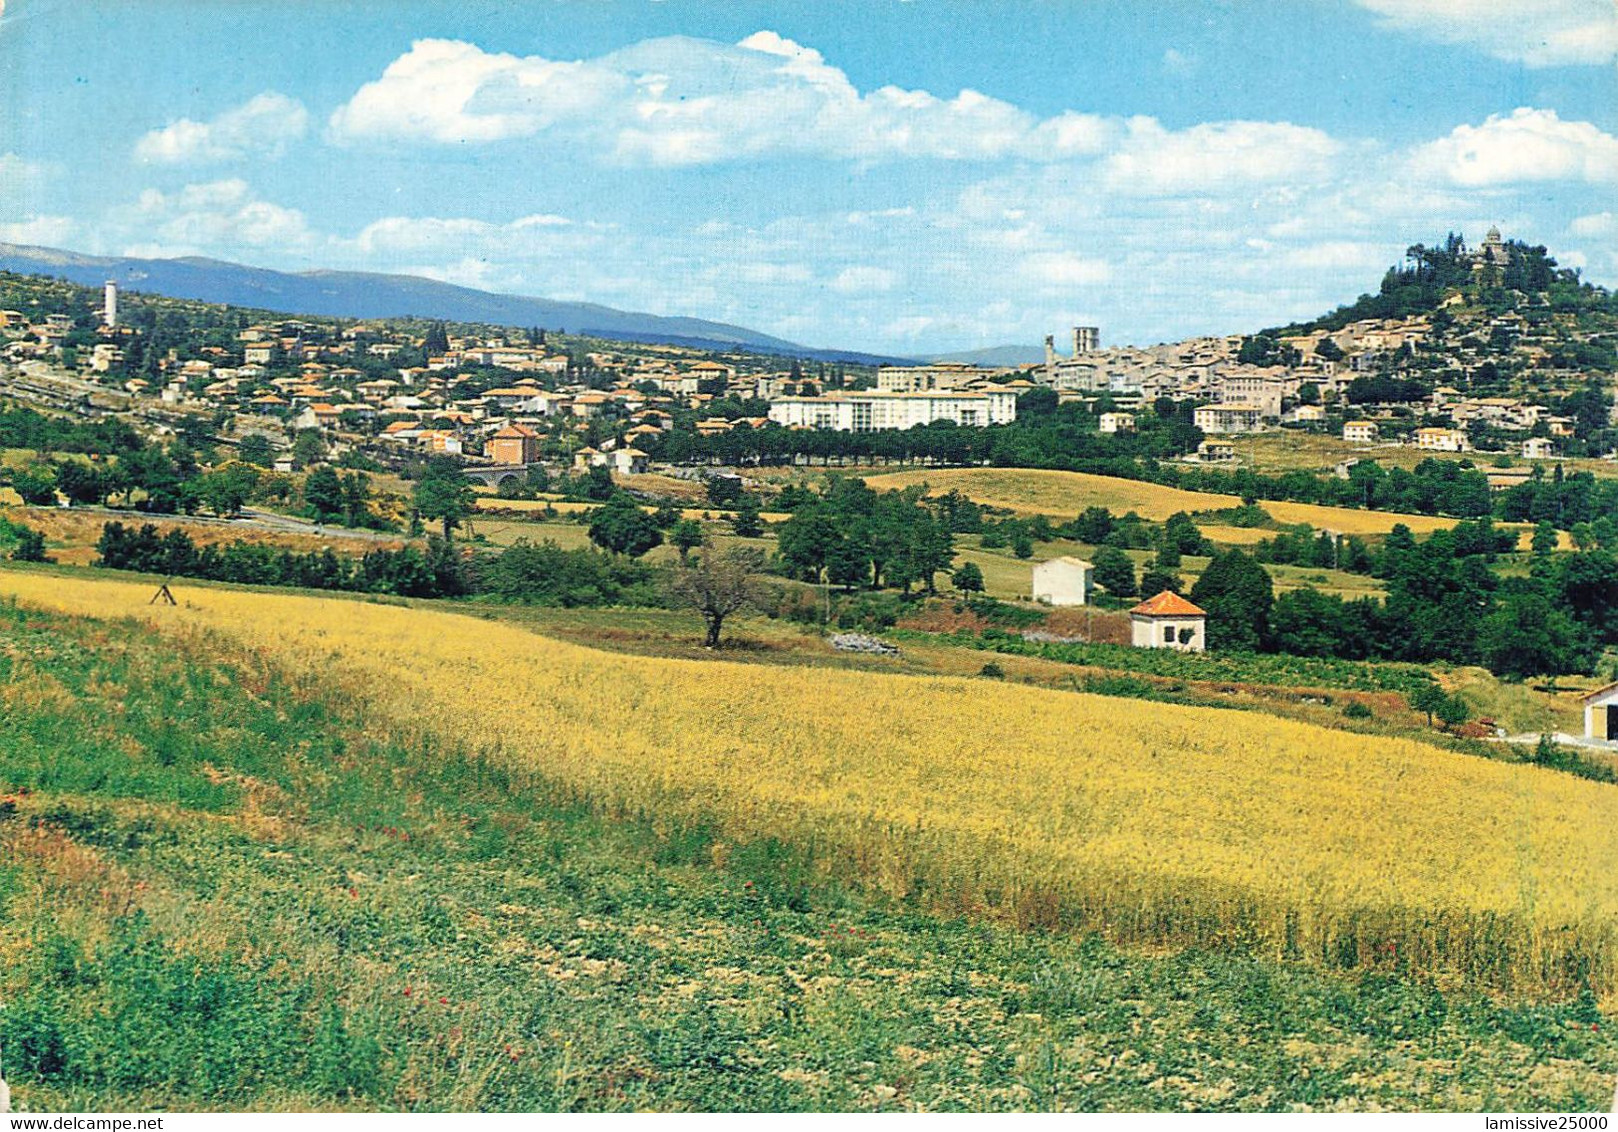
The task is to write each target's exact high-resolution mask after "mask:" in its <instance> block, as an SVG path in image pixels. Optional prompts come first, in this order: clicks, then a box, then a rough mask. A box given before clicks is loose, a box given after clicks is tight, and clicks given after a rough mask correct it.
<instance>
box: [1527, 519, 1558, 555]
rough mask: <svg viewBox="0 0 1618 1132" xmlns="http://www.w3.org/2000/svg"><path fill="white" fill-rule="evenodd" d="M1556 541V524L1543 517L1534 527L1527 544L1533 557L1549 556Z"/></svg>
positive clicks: (1554, 547)
mask: <svg viewBox="0 0 1618 1132" xmlns="http://www.w3.org/2000/svg"><path fill="white" fill-rule="evenodd" d="M1558 541H1559V540H1558V537H1557V534H1556V524H1555V523H1553V522H1551V521H1550V520H1549V519H1545V520H1543V521H1541V522H1540V523H1539V524H1537V525H1536V526H1535V527H1534V537H1533V540H1532V541H1531V542H1530V543H1529V545H1530V546H1531V547H1532V549H1533V552H1534V557H1535V558H1549V557H1550V555H1551V552H1552V551H1554V550H1555V549H1556V544H1557V542H1558Z"/></svg>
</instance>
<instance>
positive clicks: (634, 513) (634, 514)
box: [590, 491, 663, 558]
mask: <svg viewBox="0 0 1618 1132" xmlns="http://www.w3.org/2000/svg"><path fill="white" fill-rule="evenodd" d="M590 541H591V542H593V543H595V544H596V545H597V546H599V547H601V548H602V549H603V550H609V551H611V552H612V553H614V554H623V555H627V556H628V557H630V558H639V557H640V556H641V555H643V554H645V553H646V552H647V551H648V550H651V549H652V548H653V547H654V546H658V545H660V544H661V543H662V541H663V532H662V531H660V530H658V529H657V524H656V523H654V522H652V517H651V516H650V515H648V514H647V513H646V512H644V511H642V510H641V509H640V504H638V503H636V502H635V497H634V496H633V495H630V494H629V493H628V492H627V491H620V492H618V493H617V494H615V495H614V496H613V497H612V498H611V499H609V500H607V501H606V502H605V503H603V504H602V505H601V506H600V507H597V508H596V509H595V512H594V513H593V514H592V515H591V516H590Z"/></svg>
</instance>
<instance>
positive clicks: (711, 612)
mask: <svg viewBox="0 0 1618 1132" xmlns="http://www.w3.org/2000/svg"><path fill="white" fill-rule="evenodd" d="M763 565H764V555H763V554H762V553H760V551H759V550H758V549H757V548H756V547H749V546H742V547H736V548H734V549H731V550H724V551H721V550H716V549H714V547H713V546H712V545H711V544H710V545H707V546H705V547H704V548H703V552H702V554H701V556H700V557H697V558H694V559H692V561H691V564H690V565H687V566H676V567H675V568H674V572H673V575H672V576H671V578H670V579H669V584H668V589H669V593H670V595H671V596H672V597H674V598H675V600H677V601H678V602H679V603H680V604H682V605H685V606H688V607H690V608H692V609H695V610H696V611H697V612H698V613H700V614H702V620H703V621H704V622H705V623H706V624H707V626H708V638H707V640H706V641H705V642H703V643H704V645H705V646H706V647H707V648H710V649H711V648H718V647H719V633H720V631H721V630H722V629H723V628H724V625H725V618H727V617H729V616H730V615H731V614H733V613H737V612H740V611H741V610H743V609H745V608H747V607H748V606H750V605H754V604H756V603H757V601H758V586H757V583H755V582H754V581H753V575H754V574H756V573H757V572H758V571H759V570H760V569H761V568H762V567H763Z"/></svg>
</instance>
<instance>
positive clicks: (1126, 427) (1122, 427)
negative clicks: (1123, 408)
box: [1097, 413, 1135, 433]
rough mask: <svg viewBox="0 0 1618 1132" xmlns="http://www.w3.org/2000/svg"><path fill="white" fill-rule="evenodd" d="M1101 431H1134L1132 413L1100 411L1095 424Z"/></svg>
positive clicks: (1133, 416) (1133, 415)
mask: <svg viewBox="0 0 1618 1132" xmlns="http://www.w3.org/2000/svg"><path fill="white" fill-rule="evenodd" d="M1097 427H1098V428H1099V429H1100V430H1101V431H1102V432H1111V433H1117V432H1134V431H1135V414H1134V413H1102V414H1101V420H1100V422H1099V424H1098V426H1097Z"/></svg>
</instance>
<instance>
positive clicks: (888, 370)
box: [876, 362, 989, 393]
mask: <svg viewBox="0 0 1618 1132" xmlns="http://www.w3.org/2000/svg"><path fill="white" fill-rule="evenodd" d="M988 372H989V371H987V370H984V369H980V368H979V367H977V366H974V365H968V364H966V363H965V362H937V363H935V364H933V365H930V366H883V367H881V368H880V369H878V370H877V371H876V387H877V389H878V390H880V391H881V392H883V393H932V392H935V391H938V390H951V389H960V388H961V387H962V386H963V385H966V384H967V383H968V382H971V381H973V380H975V379H977V378H980V377H985V376H987V374H988Z"/></svg>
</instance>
